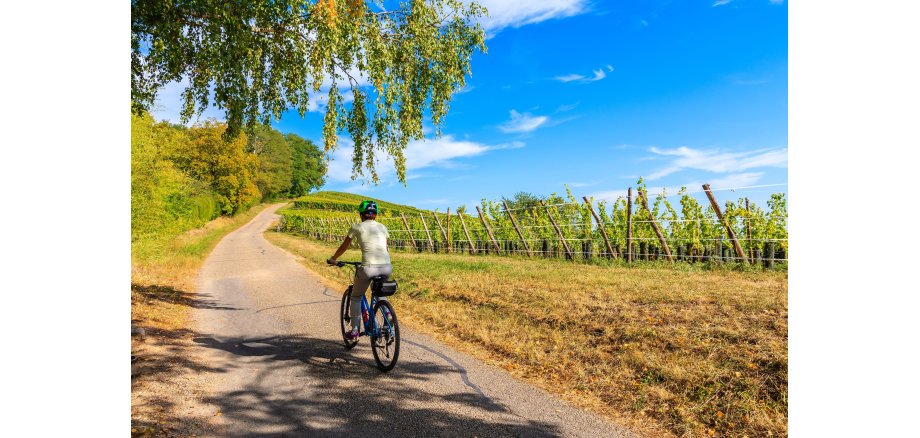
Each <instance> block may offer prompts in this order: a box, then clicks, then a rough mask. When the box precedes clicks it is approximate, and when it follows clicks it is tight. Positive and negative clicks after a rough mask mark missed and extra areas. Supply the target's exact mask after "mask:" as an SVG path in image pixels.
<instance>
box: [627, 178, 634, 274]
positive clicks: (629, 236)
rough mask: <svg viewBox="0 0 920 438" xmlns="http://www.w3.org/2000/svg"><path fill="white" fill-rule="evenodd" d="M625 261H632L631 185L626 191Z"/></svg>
mask: <svg viewBox="0 0 920 438" xmlns="http://www.w3.org/2000/svg"><path fill="white" fill-rule="evenodd" d="M626 261H627V262H632V261H633V245H632V187H630V188H629V190H628V191H627V192H626Z"/></svg>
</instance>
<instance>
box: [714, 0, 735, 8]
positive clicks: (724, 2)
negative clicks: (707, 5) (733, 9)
mask: <svg viewBox="0 0 920 438" xmlns="http://www.w3.org/2000/svg"><path fill="white" fill-rule="evenodd" d="M731 2H732V0H716V2H715V3H713V4H712V7H716V6H722V5H727V4H729V3H731Z"/></svg>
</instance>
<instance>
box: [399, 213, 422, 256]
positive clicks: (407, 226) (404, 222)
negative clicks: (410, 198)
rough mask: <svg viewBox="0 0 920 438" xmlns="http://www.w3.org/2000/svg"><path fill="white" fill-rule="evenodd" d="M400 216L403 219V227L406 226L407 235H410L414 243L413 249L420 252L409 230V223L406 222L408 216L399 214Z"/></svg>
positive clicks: (410, 239)
mask: <svg viewBox="0 0 920 438" xmlns="http://www.w3.org/2000/svg"><path fill="white" fill-rule="evenodd" d="M399 216H400V217H402V220H403V225H405V226H406V234H408V235H409V241H410V242H412V249H414V250H416V251H418V246H417V245H416V244H415V236H413V235H412V231H411V230H409V221H407V220H406V215H404V214H402V212H400V213H399Z"/></svg>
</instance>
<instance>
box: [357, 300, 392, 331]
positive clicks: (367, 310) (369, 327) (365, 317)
mask: <svg viewBox="0 0 920 438" xmlns="http://www.w3.org/2000/svg"><path fill="white" fill-rule="evenodd" d="M376 304H377V297H375V296H373V295H371V302H370V304H368V302H367V294H364V295H362V296H361V319H362V321H363V323H364V333H362V334H365V335H368V336H370V337H371V338H372V339H376V338H377V337H378V336H380V335H381V332H380V331H379V330H378V328H377V320H376V318H371V309H373V308H374V306H375V305H376ZM382 311H383V312H386V313H385V314H384V318H383V324H384V326H385V327H386V330H387V331H388V332H389V333H391V334H392V333H393V327H392V326H390V314H389V313H390V312H389V311H387V310H386V309H382Z"/></svg>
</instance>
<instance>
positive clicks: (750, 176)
mask: <svg viewBox="0 0 920 438" xmlns="http://www.w3.org/2000/svg"><path fill="white" fill-rule="evenodd" d="M761 177H763V172H748V173H735V174H732V175H728V176H726V177H724V178H719V179H714V180H712V181H710V182H709V185H710V187H712V188H713V189H726V188H735V187H746V186H750V185H752V184H754V183H756V182H757V181H760V178H761ZM699 186H702V184H698V185H697V187H699Z"/></svg>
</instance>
